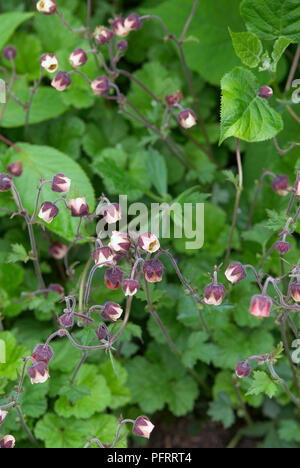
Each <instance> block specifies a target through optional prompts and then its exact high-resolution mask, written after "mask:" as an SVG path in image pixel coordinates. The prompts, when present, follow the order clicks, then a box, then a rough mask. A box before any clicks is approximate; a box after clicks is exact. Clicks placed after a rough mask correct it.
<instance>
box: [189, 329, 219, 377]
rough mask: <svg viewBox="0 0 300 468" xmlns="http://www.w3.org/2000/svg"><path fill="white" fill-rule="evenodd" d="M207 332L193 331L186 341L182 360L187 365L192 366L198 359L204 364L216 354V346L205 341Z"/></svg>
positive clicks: (208, 362)
mask: <svg viewBox="0 0 300 468" xmlns="http://www.w3.org/2000/svg"><path fill="white" fill-rule="evenodd" d="M207 339H208V335H207V333H204V332H193V333H192V334H191V335H190V337H189V339H188V342H187V347H186V349H185V351H184V353H183V356H182V360H183V362H184V363H185V365H186V366H188V367H191V368H192V367H194V365H195V364H196V362H197V361H198V359H199V360H200V361H202V362H205V363H206V364H210V362H212V360H213V358H214V356H215V355H216V347H215V345H213V344H212V343H206V341H207Z"/></svg>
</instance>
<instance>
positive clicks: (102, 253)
mask: <svg viewBox="0 0 300 468" xmlns="http://www.w3.org/2000/svg"><path fill="white" fill-rule="evenodd" d="M93 257H94V260H95V264H96V265H99V266H101V267H102V266H103V267H104V266H105V265H110V264H111V263H113V262H114V253H113V251H112V250H111V248H110V247H99V248H98V249H96V250H94V252H93Z"/></svg>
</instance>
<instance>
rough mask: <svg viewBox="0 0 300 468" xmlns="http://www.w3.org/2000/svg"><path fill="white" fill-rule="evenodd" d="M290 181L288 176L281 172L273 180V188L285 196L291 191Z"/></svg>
mask: <svg viewBox="0 0 300 468" xmlns="http://www.w3.org/2000/svg"><path fill="white" fill-rule="evenodd" d="M289 188H290V181H289V178H288V176H286V175H285V174H281V175H279V176H276V177H275V178H274V179H273V182H272V189H273V190H274V192H276V193H278V195H281V196H282V197H285V196H286V195H288V193H289Z"/></svg>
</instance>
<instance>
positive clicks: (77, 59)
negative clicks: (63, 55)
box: [69, 48, 88, 68]
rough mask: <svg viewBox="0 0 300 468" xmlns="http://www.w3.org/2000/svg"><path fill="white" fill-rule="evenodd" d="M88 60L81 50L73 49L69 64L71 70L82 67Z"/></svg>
mask: <svg viewBox="0 0 300 468" xmlns="http://www.w3.org/2000/svg"><path fill="white" fill-rule="evenodd" d="M87 60H88V56H87V54H86V53H85V51H84V50H83V49H80V48H78V49H75V50H74V51H73V52H72V53H71V55H70V57H69V62H70V64H71V66H72V67H73V68H79V67H83V65H85V64H86V62H87Z"/></svg>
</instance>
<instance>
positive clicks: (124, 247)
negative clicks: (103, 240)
mask: <svg viewBox="0 0 300 468" xmlns="http://www.w3.org/2000/svg"><path fill="white" fill-rule="evenodd" d="M130 245H131V241H130V237H129V235H128V234H126V233H124V232H119V231H113V232H112V235H111V238H110V242H109V247H110V248H111V249H112V250H113V251H114V252H120V253H126V252H128V250H129V249H130Z"/></svg>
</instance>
